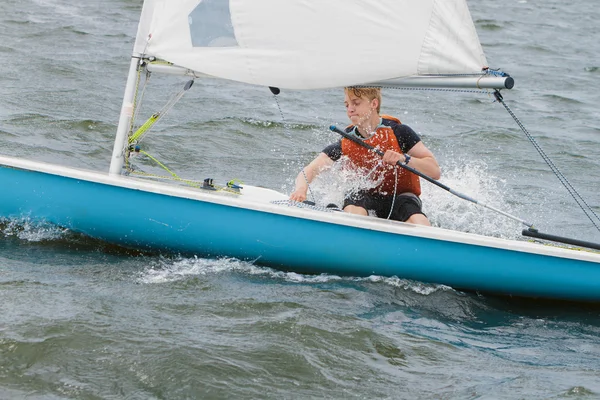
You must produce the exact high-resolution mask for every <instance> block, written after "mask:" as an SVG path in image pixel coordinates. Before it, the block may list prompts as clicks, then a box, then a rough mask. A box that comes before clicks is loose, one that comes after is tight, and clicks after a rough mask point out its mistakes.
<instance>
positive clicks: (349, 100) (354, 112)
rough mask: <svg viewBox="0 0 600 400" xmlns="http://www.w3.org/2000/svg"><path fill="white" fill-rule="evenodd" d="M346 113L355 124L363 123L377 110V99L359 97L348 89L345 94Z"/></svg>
mask: <svg viewBox="0 0 600 400" xmlns="http://www.w3.org/2000/svg"><path fill="white" fill-rule="evenodd" d="M344 105H345V106H346V114H347V115H348V118H350V121H352V124H353V125H358V126H360V125H362V124H363V123H364V122H365V121H368V120H369V118H371V115H373V113H376V112H377V99H373V100H369V99H367V98H366V97H357V96H355V95H354V93H352V92H351V91H346V93H345V96H344Z"/></svg>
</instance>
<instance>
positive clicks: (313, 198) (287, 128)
mask: <svg viewBox="0 0 600 400" xmlns="http://www.w3.org/2000/svg"><path fill="white" fill-rule="evenodd" d="M269 89H270V90H271V93H273V98H274V99H275V104H277V108H278V109H279V115H281V122H282V123H283V129H284V130H285V131H286V134H287V136H291V132H290V131H289V126H288V124H287V123H286V121H285V117H284V116H283V110H282V109H281V105H280V104H279V100H278V99H277V95H278V94H279V92H280V91H279V89H278V88H273V87H269ZM302 176H304V180H305V181H306V186H307V187H308V192H309V193H310V197H312V201H313V203H316V202H317V200H316V197H315V194H314V193H313V191H312V189H311V187H310V182H308V177H307V176H306V172H304V167H302Z"/></svg>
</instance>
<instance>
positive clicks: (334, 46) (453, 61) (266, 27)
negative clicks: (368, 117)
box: [135, 0, 487, 89]
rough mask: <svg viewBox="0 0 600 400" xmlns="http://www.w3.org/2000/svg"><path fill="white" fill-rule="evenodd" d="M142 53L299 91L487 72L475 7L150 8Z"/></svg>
mask: <svg viewBox="0 0 600 400" xmlns="http://www.w3.org/2000/svg"><path fill="white" fill-rule="evenodd" d="M149 35H150V39H149V40H148V41H146V39H147V38H148V37H149ZM135 49H136V51H138V52H140V53H141V52H144V53H145V54H146V55H148V56H155V57H157V58H160V59H163V60H166V61H169V62H172V63H173V64H176V65H179V66H181V67H184V68H187V69H190V70H193V71H196V72H199V73H201V74H207V75H211V76H214V77H218V78H224V79H230V80H235V81H240V82H246V83H250V84H257V85H264V86H276V87H280V88H290V89H316V88H328V87H340V86H349V85H358V84H367V83H371V82H378V81H379V82H380V81H385V80H390V79H396V78H402V77H408V76H415V75H427V74H470V73H480V72H481V70H482V68H484V67H486V66H487V62H486V59H485V56H484V54H483V51H482V48H481V45H480V43H479V39H478V36H477V32H476V30H475V26H474V24H473V21H472V19H471V15H470V12H469V9H468V7H467V4H466V0H285V1H284V0H146V2H145V4H144V12H143V14H142V20H141V21H140V29H139V31H138V38H137V41H136V47H135Z"/></svg>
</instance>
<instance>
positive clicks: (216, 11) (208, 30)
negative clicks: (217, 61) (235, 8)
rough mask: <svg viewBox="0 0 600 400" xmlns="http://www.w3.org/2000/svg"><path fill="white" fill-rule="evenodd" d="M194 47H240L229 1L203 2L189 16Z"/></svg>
mask: <svg viewBox="0 0 600 400" xmlns="http://www.w3.org/2000/svg"><path fill="white" fill-rule="evenodd" d="M188 23H189V25H190V36H191V39H192V46H193V47H235V46H238V42H237V39H236V38H235V32H234V31H233V24H232V23H231V11H230V10H229V0H203V1H202V2H201V3H200V4H198V5H197V6H196V8H194V10H193V11H192V12H191V13H190V14H189V15H188Z"/></svg>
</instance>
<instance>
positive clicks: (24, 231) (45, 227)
mask: <svg viewBox="0 0 600 400" xmlns="http://www.w3.org/2000/svg"><path fill="white" fill-rule="evenodd" d="M0 232H2V234H3V235H4V236H14V237H17V238H19V239H21V240H25V241H28V242H42V241H50V240H58V239H62V238H64V237H65V236H66V235H67V234H68V233H69V230H68V229H66V228H61V227H59V226H56V225H53V224H51V223H49V222H45V221H33V220H31V219H30V218H28V217H22V218H16V219H8V218H0Z"/></svg>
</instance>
